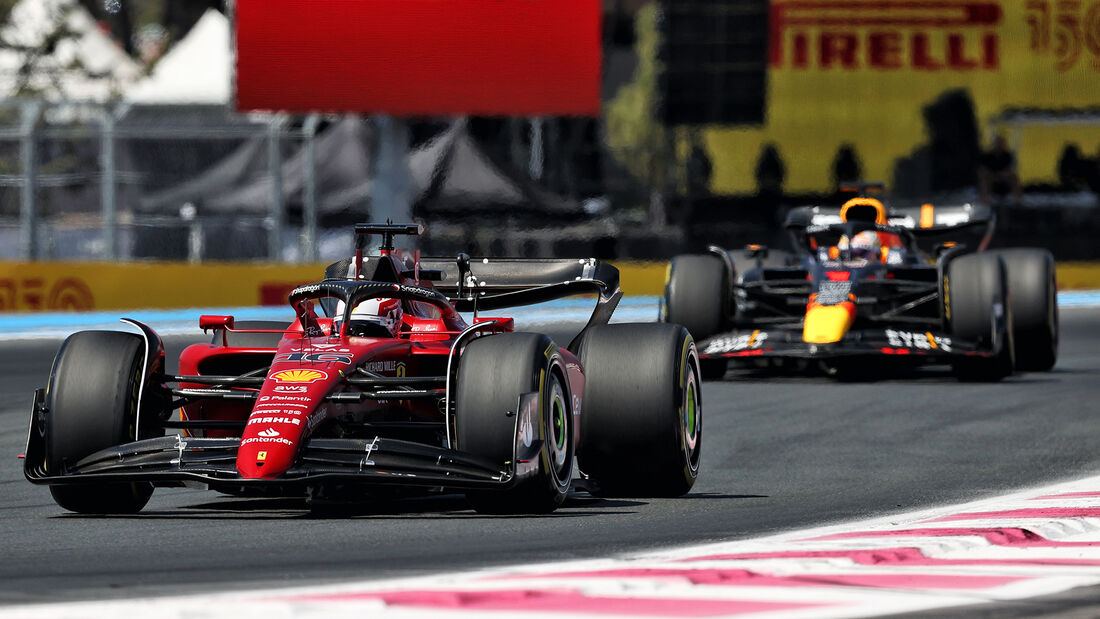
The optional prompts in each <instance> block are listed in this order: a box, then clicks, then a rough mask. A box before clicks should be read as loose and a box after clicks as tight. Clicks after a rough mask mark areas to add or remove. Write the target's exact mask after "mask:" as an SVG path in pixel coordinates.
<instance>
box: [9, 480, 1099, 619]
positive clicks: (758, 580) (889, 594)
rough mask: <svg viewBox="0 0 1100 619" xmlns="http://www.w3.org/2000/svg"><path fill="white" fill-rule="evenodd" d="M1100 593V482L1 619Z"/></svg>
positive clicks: (856, 607) (711, 609)
mask: <svg viewBox="0 0 1100 619" xmlns="http://www.w3.org/2000/svg"><path fill="white" fill-rule="evenodd" d="M1097 584H1100V477H1092V478H1088V479H1083V480H1077V481H1072V482H1066V483H1060V484H1056V485H1053V486H1047V487H1042V488H1036V489H1032V490H1027V491H1023V492H1018V493H1015V494H1011V495H1008V496H1003V497H998V498H994V499H987V500H982V501H975V502H973V503H967V504H963V505H953V506H948V507H938V508H934V509H928V510H923V511H918V512H912V513H907V514H899V515H893V516H889V517H884V518H876V519H873V520H865V521H856V522H849V523H843V524H837V525H830V526H824V527H817V528H812V529H806V530H800V531H793V532H789V533H784V534H781V535H775V536H769V537H763V538H757V539H750V540H742V541H732V542H723V543H715V544H707V545H696V546H685V547H680V548H673V549H667V550H662V551H658V552H649V553H636V554H630V555H624V556H620V557H616V558H609V559H599V560H587V561H571V562H561V563H547V564H540V565H533V566H530V565H523V566H514V567H505V568H493V569H486V570H479V571H475V572H467V573H444V574H439V575H435V576H428V577H419V578H405V579H398V580H381V581H364V582H356V583H347V584H341V585H331V586H314V587H300V588H294V587H291V588H284V589H268V590H246V591H240V592H233V593H221V594H201V595H194V596H173V597H163V598H143V599H130V600H119V601H98V602H76V603H63V604H43V605H29V606H9V607H3V608H2V613H0V614H3V615H4V616H5V617H12V618H20V619H40V618H43V617H51V618H54V617H82V618H84V617H87V618H99V617H111V618H113V617H146V616H157V617H167V618H179V619H184V618H205V617H210V618H221V617H227V618H228V617H234V618H237V617H263V618H264V619H269V618H272V617H275V618H278V617H302V618H312V617H326V618H328V617H337V618H341V617H349V618H350V617H356V618H359V617H362V616H364V615H369V616H385V617H395V618H405V617H417V618H427V617H445V618H466V617H470V618H472V617H479V618H480V617H494V616H496V617H532V618H537V617H569V618H574V617H576V618H581V617H608V616H623V617H660V616H676V617H685V616H689V617H727V616H729V617H744V616H750V617H792V618H801V617H815V618H817V617H869V616H875V615H881V614H887V613H901V612H921V611H928V610H931V609H936V608H948V607H953V606H962V605H972V604H981V603H988V602H996V601H1006V600H1018V599H1024V598H1029V597H1035V596H1041V595H1049V594H1053V593H1058V592H1061V591H1065V590H1067V589H1072V588H1074V587H1081V586H1088V585H1097Z"/></svg>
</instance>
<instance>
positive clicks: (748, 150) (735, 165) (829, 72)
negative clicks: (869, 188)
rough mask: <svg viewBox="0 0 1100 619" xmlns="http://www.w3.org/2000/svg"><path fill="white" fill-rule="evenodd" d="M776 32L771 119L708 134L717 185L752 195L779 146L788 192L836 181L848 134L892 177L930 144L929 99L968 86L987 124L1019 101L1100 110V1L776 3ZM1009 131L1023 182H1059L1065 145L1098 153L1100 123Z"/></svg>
mask: <svg viewBox="0 0 1100 619" xmlns="http://www.w3.org/2000/svg"><path fill="white" fill-rule="evenodd" d="M770 28H771V32H770V40H769V47H770V49H769V75H768V80H769V83H768V89H769V90H768V98H767V102H768V103H767V105H768V107H767V114H766V117H767V121H766V124H765V126H763V127H761V128H749V129H742V128H738V129H720V128H716V129H712V130H710V131H708V132H707V136H706V137H707V144H708V146H709V151H710V153H711V155H712V157H713V163H714V177H713V187H712V189H713V190H714V191H715V192H717V193H745V192H751V191H754V190H755V189H756V187H755V180H754V169H755V167H756V162H757V158H758V157H759V154H760V152H761V149H762V147H763V146H764V145H766V144H768V143H774V144H775V145H776V146H777V148H778V150H779V153H780V156H781V157H782V159H783V162H784V164H785V165H786V171H787V179H786V184H785V189H786V190H787V191H789V192H811V191H829V190H831V189H832V186H831V174H832V172H831V169H832V161H833V158H834V156H835V154H836V153H837V151H838V149H839V148H840V147H841V145H843V144H846V143H848V144H851V145H853V146H854V147H855V150H856V151H857V153H858V155H859V158H860V160H861V163H862V166H863V177H864V178H865V179H869V180H885V181H887V182H889V181H890V180H891V179H892V174H893V168H894V164H895V161H896V160H897V159H899V158H901V157H906V156H908V155H910V154H911V153H912V152H913V150H914V149H915V148H917V147H918V146H920V145H921V144H924V143H927V141H928V137H929V136H928V134H927V130H926V123H925V120H924V118H923V114H922V110H923V108H924V106H926V105H927V104H929V103H931V102H932V101H934V100H935V99H936V98H937V97H939V96H940V95H941V94H943V93H944V92H946V91H949V90H954V89H965V90H966V91H968V93H969V95H970V97H971V99H972V100H973V102H974V110H975V113H976V116H977V120H978V123H979V128H980V129H982V130H984V131H985V132H986V133H988V132H989V131H990V130H991V129H993V127H992V123H991V121H992V120H993V119H994V118H995V117H997V116H998V115H999V114H1002V113H1003V112H1004V111H1005V110H1006V109H1009V108H1032V109H1042V110H1049V111H1051V112H1055V113H1057V112H1059V111H1065V110H1067V109H1070V108H1087V107H1095V106H1098V105H1100V0H851V1H844V0H772V3H771V26H770ZM1009 137H1010V138H1012V139H1011V140H1010V142H1014V144H1013V145H1014V146H1015V147H1016V148H1017V149H1018V152H1017V158H1018V162H1019V169H1020V174H1021V176H1022V178H1023V181H1024V182H1036V181H1041V182H1054V181H1055V180H1056V177H1057V161H1058V157H1059V155H1060V153H1061V151H1062V149H1063V147H1064V146H1065V145H1066V144H1067V143H1076V144H1078V145H1079V147H1080V148H1081V151H1082V152H1083V153H1085V154H1086V155H1089V156H1092V155H1095V154H1097V151H1098V150H1100V126H1098V125H1095V124H1069V123H1059V124H1053V123H1052V124H1048V125H1031V126H1029V127H1028V128H1026V129H1022V130H1021V131H1020V132H1019V133H1018V134H1015V133H1014V134H1013V135H1010V136H1009ZM984 146H986V144H983V147H984Z"/></svg>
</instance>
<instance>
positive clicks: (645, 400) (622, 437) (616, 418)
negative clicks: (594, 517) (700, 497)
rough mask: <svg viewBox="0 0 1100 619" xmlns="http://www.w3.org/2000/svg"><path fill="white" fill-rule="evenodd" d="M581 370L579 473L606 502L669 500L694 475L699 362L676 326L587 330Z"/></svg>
mask: <svg viewBox="0 0 1100 619" xmlns="http://www.w3.org/2000/svg"><path fill="white" fill-rule="evenodd" d="M580 359H581V365H583V366H584V369H585V388H584V410H583V411H582V413H581V444H580V448H579V450H578V455H577V459H578V462H579V464H580V467H581V470H582V471H584V473H585V474H586V475H588V476H589V477H591V478H592V479H594V480H595V481H596V483H597V486H598V488H597V489H596V490H595V491H596V492H597V493H598V494H601V495H607V496H640V497H675V496H680V495H683V494H685V493H687V492H688V491H689V490H691V487H692V485H693V484H694V483H695V478H696V477H697V475H698V473H699V454H700V451H699V450H700V447H701V444H702V440H701V439H702V430H703V409H702V396H701V390H700V386H701V385H700V381H699V357H698V354H697V353H696V350H695V342H694V340H692V337H691V335H690V334H689V333H688V331H687V329H685V328H683V327H681V326H679V325H661V324H656V325H654V324H620V325H605V326H600V327H594V328H592V329H590V330H589V332H588V333H587V334H586V337H585V340H584V343H583V347H582V348H581V351H580Z"/></svg>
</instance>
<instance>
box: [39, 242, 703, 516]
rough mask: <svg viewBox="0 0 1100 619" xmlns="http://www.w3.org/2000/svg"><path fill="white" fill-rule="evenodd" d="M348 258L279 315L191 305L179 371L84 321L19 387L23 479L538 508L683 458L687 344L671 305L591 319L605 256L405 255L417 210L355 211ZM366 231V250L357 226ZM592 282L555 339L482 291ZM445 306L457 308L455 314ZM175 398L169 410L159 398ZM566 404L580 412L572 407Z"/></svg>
mask: <svg viewBox="0 0 1100 619" xmlns="http://www.w3.org/2000/svg"><path fill="white" fill-rule="evenodd" d="M355 232H356V238H357V247H358V248H357V250H356V253H355V256H354V257H353V258H348V259H345V260H343V261H340V262H337V263H335V264H333V265H331V266H330V267H329V268H328V269H327V270H326V273H325V276H326V279H325V280H324V281H321V282H318V283H314V284H308V285H303V286H300V287H298V288H296V289H295V290H293V292H291V293H290V296H289V303H290V305H291V307H292V308H293V310H294V313H295V315H296V319H295V320H294V322H293V323H291V324H289V325H288V324H285V323H274V324H271V323H268V324H248V325H246V324H244V323H238V324H236V325H235V323H234V319H233V317H231V316H202V317H201V318H200V319H199V326H201V327H202V328H203V329H204V330H205V331H212V332H213V339H212V340H211V341H210V342H209V343H201V344H194V345H191V346H189V347H188V348H186V349H184V350H183V352H182V353H181V355H180V360H179V374H175V375H170V374H166V373H165V367H166V366H165V351H164V347H163V344H162V342H161V340H160V338H159V337H158V336H157V334H156V333H154V332H153V330H152V329H151V328H149V327H148V326H146V325H143V324H141V323H138V322H136V321H133V320H129V319H123V321H124V322H128V323H130V324H131V325H133V326H134V327H136V328H137V330H138V331H139V332H140V334H135V333H126V332H113V331H83V332H78V333H75V334H73V335H71V336H70V337H69V338H68V339H66V340H65V342H64V343H63V344H62V345H61V348H60V350H59V351H58V353H57V356H56V358H55V359H54V363H53V367H52V369H51V372H50V377H49V384H48V387H47V388H45V389H38V390H37V391H35V393H34V405H33V410H32V414H31V422H30V436H29V440H28V444H27V451H26V457H25V464H24V473H25V476H26V478H27V479H28V480H29V481H31V482H32V483H35V484H47V485H49V487H50V491H51V493H52V494H53V497H54V499H55V501H56V502H57V503H58V505H60V506H61V507H63V508H65V509H68V510H71V511H75V512H81V513H126V512H136V511H138V510H140V509H141V508H142V507H143V506H144V505H145V504H146V502H147V501H148V500H149V497H150V495H151V494H152V492H153V489H154V487H157V486H162V487H164V486H182V485H184V484H188V485H199V486H203V487H207V488H209V489H213V490H217V491H221V492H224V493H228V494H234V495H244V496H251V495H263V496H290V497H304V498H306V499H307V500H308V501H320V502H322V504H323V503H324V502H338V501H342V500H363V499H364V498H369V497H376V496H390V495H393V494H395V493H396V494H401V493H406V492H441V491H449V492H454V491H457V492H464V493H465V494H466V496H467V497H468V498H469V500H470V502H471V503H472V505H473V507H474V508H475V509H477V510H478V511H483V512H489V513H545V512H550V511H552V510H554V509H555V508H557V507H558V506H559V505H560V504H561V503H562V501H563V500H564V498H565V496H566V493H567V492H569V490H570V488H571V487H574V486H576V487H578V488H583V489H586V490H588V491H590V492H593V493H595V494H601V495H619V496H621V495H630V496H679V495H682V494H684V493H686V492H687V491H688V490H689V489H690V488H691V487H692V484H693V483H694V482H695V478H696V475H697V474H698V470H699V450H700V439H701V434H702V407H701V393H700V384H699V378H698V376H699V359H698V355H697V354H696V349H695V344H694V342H693V340H692V338H691V336H690V335H689V333H688V331H687V330H686V329H684V328H683V327H681V326H679V325H670V324H615V325H609V324H607V323H608V320H609V318H610V317H611V314H612V312H613V311H614V309H615V307H616V305H617V304H618V302H619V299H620V298H621V296H622V293H621V292H620V290H619V273H618V270H617V269H615V268H614V267H613V266H610V265H607V264H602V263H600V262H599V261H597V260H594V259H582V260H521V259H488V258H485V259H477V260H471V259H470V258H469V257H468V256H466V255H465V254H460V255H459V256H458V258H457V260H455V259H450V260H447V259H436V258H425V259H420V257H419V254H418V253H415V254H412V255H411V256H410V255H408V254H406V255H402V254H401V253H400V252H399V251H397V250H395V249H394V246H393V238H394V235H398V234H419V233H420V228H419V226H417V225H393V224H385V225H374V224H359V225H357V226H356V227H355ZM368 235H382V237H383V241H382V243H381V251H380V255H378V256H364V255H363V250H362V246H363V243H362V239H364V238H367V236H368ZM576 294H594V295H596V296H597V300H596V304H595V309H594V310H593V313H592V316H591V318H590V320H589V321H588V323H587V325H586V326H585V327H584V329H583V330H582V331H581V332H580V333H579V334H578V335H577V337H576V338H575V339H573V341H572V342H571V343H570V344H569V346H568V347H567V348H560V347H559V346H558V345H557V344H556V343H554V342H553V341H552V340H551V339H550V338H549V337H547V336H546V335H541V334H537V333H516V332H513V325H514V321H513V319H511V318H500V317H487V316H485V315H479V312H485V311H489V310H496V309H500V308H505V307H513V306H519V305H526V304H532V303H540V302H544V301H548V300H552V299H555V298H559V297H564V296H569V295H576ZM460 312H472V313H473V318H472V324H468V323H467V322H466V320H465V319H464V318H463V316H462V315H461V314H460ZM176 411H178V414H175V413H176ZM582 411H583V414H582Z"/></svg>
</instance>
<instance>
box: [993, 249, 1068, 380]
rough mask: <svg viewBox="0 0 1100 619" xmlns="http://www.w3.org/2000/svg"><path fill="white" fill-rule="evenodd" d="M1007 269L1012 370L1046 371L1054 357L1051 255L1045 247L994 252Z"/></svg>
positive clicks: (1054, 299) (1055, 303)
mask: <svg viewBox="0 0 1100 619" xmlns="http://www.w3.org/2000/svg"><path fill="white" fill-rule="evenodd" d="M997 254H998V255H1000V256H1001V258H1002V259H1004V262H1005V269H1006V270H1007V272H1008V289H1009V292H1010V300H1011V303H1010V305H1011V306H1012V329H1013V331H1012V335H1013V342H1014V343H1015V345H1016V369H1018V370H1024V371H1032V372H1046V371H1049V370H1050V369H1051V368H1053V367H1054V363H1055V362H1056V361H1057V360H1058V299H1057V296H1056V295H1057V290H1058V287H1057V283H1056V282H1055V274H1054V256H1052V255H1051V254H1050V252H1049V251H1046V250H1045V249H1030V248H1019V249H1005V250H1001V251H998V252H997Z"/></svg>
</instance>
